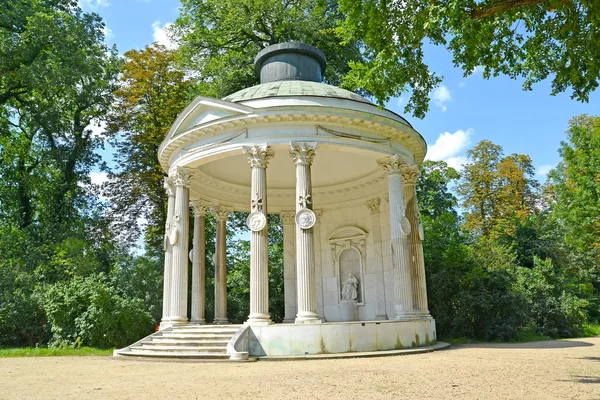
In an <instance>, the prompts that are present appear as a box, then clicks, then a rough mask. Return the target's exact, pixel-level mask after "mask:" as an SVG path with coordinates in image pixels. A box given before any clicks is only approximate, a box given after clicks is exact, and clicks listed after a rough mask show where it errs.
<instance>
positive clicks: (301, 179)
mask: <svg viewBox="0 0 600 400" xmlns="http://www.w3.org/2000/svg"><path fill="white" fill-rule="evenodd" d="M315 147H316V143H291V151H290V156H291V157H292V158H293V159H294V163H295V164H296V285H297V286H296V287H297V295H298V313H297V314H296V323H297V324H298V323H319V322H321V320H320V319H319V318H318V316H317V296H316V288H315V250H314V237H313V235H314V233H313V226H314V224H315V222H316V217H315V214H314V213H313V211H312V183H311V176H310V167H311V165H312V162H313V159H314V157H315Z"/></svg>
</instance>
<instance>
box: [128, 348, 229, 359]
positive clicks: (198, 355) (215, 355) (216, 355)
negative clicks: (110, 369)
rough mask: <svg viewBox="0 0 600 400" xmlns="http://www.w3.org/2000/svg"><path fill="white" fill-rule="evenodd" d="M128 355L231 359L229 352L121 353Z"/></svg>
mask: <svg viewBox="0 0 600 400" xmlns="http://www.w3.org/2000/svg"><path fill="white" fill-rule="evenodd" d="M119 355H121V356H127V357H148V358H178V359H197V360H223V361H228V360H229V354H224V353H173V352H163V351H154V350H152V351H142V350H138V351H136V352H132V351H127V352H123V353H119Z"/></svg>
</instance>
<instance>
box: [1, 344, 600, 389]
mask: <svg viewBox="0 0 600 400" xmlns="http://www.w3.org/2000/svg"><path fill="white" fill-rule="evenodd" d="M0 398H1V399H87V398H97V399H151V398H153V399H159V398H163V399H231V398H241V399H262V398H270V399H305V400H308V399H328V400H331V399H362V400H367V399H392V398H393V399H396V398H408V399H454V398H464V399H486V400H489V399H600V338H591V339H573V340H565V341H550V342H536V343H525V344H484V345H464V346H454V347H452V348H450V349H448V350H442V351H437V352H434V353H428V354H416V355H406V356H393V357H381V358H354V359H338V360H307V361H272V362H268V361H258V362H254V363H226V362H220V363H219V362H211V363H207V362H203V363H190V362H152V361H135V360H123V359H115V358H112V357H48V358H4V359H0Z"/></svg>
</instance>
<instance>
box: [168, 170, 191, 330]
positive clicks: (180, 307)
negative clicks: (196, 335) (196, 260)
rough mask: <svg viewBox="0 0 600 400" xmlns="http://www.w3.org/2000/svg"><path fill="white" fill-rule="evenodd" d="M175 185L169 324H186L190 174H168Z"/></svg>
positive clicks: (184, 172)
mask: <svg viewBox="0 0 600 400" xmlns="http://www.w3.org/2000/svg"><path fill="white" fill-rule="evenodd" d="M170 177H171V179H172V180H173V184H174V185H175V211H174V214H173V226H172V227H171V232H170V233H169V242H170V243H171V245H172V246H173V270H172V274H171V276H172V278H171V288H172V292H171V323H184V322H187V320H188V318H187V294H188V288H187V286H188V235H189V226H188V224H189V207H190V204H189V184H190V179H191V178H192V174H191V173H190V172H189V171H188V170H186V169H185V168H181V167H178V168H176V169H175V170H173V171H172V173H171V174H170Z"/></svg>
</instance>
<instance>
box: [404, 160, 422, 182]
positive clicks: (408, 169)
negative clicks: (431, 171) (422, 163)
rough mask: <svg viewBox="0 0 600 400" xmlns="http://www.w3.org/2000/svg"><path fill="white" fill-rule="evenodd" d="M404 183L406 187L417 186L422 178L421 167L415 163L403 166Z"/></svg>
mask: <svg viewBox="0 0 600 400" xmlns="http://www.w3.org/2000/svg"><path fill="white" fill-rule="evenodd" d="M401 174H402V183H403V184H404V185H415V184H416V183H417V179H419V177H420V176H421V170H420V169H419V166H418V165H416V164H413V163H406V164H403V165H402V167H401Z"/></svg>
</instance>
